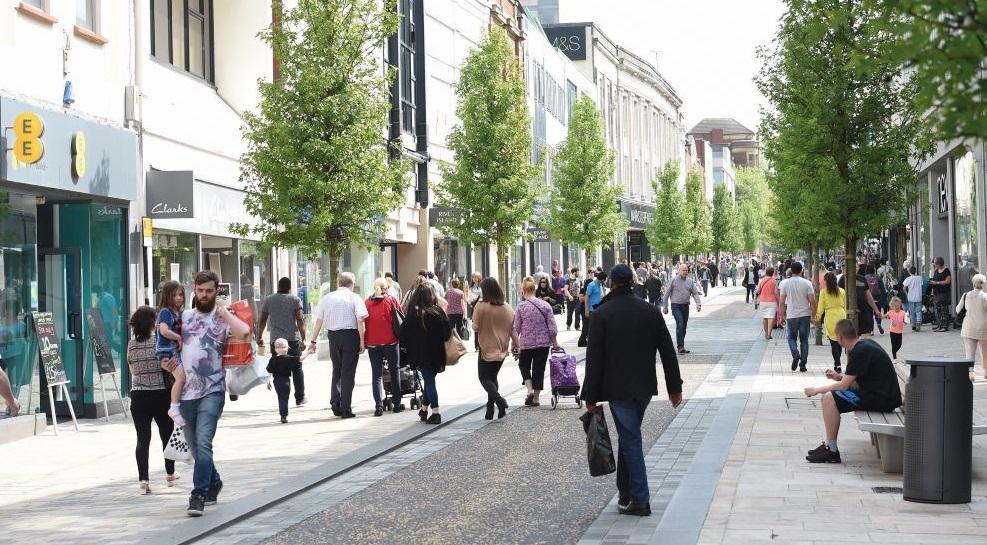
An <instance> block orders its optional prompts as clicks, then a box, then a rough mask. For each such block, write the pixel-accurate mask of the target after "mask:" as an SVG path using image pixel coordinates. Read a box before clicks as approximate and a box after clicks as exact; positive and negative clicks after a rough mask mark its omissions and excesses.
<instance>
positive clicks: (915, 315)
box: [905, 301, 922, 328]
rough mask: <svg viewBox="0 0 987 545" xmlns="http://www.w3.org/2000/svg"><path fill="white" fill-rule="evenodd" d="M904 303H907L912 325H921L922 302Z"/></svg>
mask: <svg viewBox="0 0 987 545" xmlns="http://www.w3.org/2000/svg"><path fill="white" fill-rule="evenodd" d="M905 304H906V305H908V317H909V318H910V319H911V321H912V327H913V328H917V327H918V326H920V325H922V302H921V301H919V302H916V303H913V302H911V301H909V302H908V303H905Z"/></svg>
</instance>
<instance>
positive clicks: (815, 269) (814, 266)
mask: <svg viewBox="0 0 987 545" xmlns="http://www.w3.org/2000/svg"><path fill="white" fill-rule="evenodd" d="M809 274H811V275H812V277H811V278H810V279H809V280H810V281H812V287H813V289H814V291H815V292H816V302H817V303H818V301H819V287H820V286H819V246H818V245H816V243H815V242H813V243H812V244H810V245H809ZM813 319H815V316H813ZM822 331H823V327H822V324H821V323H820V324H819V325H817V326H816V346H822V343H823V337H822Z"/></svg>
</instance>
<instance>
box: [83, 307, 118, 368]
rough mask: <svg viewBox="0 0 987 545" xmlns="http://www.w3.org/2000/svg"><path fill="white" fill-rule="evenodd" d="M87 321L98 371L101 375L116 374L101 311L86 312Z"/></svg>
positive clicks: (94, 309) (90, 310) (89, 310)
mask: <svg viewBox="0 0 987 545" xmlns="http://www.w3.org/2000/svg"><path fill="white" fill-rule="evenodd" d="M86 319H87V320H89V344H91V345H92V347H93V359H94V360H96V369H98V370H99V374H100V375H108V374H110V373H116V372H117V369H116V366H115V365H113V352H111V351H110V340H109V338H107V336H106V326H105V325H104V324H103V316H102V315H101V314H100V313H99V309H96V308H91V309H88V310H86Z"/></svg>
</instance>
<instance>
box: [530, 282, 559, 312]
mask: <svg viewBox="0 0 987 545" xmlns="http://www.w3.org/2000/svg"><path fill="white" fill-rule="evenodd" d="M535 297H536V298H538V299H541V300H542V301H545V302H546V303H548V306H550V307H554V306H555V305H556V303H558V301H556V300H555V291H554V290H553V289H552V286H551V285H550V284H549V283H548V279H547V278H545V277H544V276H543V277H541V279H540V280H539V281H538V289H536V290H535Z"/></svg>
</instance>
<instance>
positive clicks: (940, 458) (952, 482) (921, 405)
mask: <svg viewBox="0 0 987 545" xmlns="http://www.w3.org/2000/svg"><path fill="white" fill-rule="evenodd" d="M906 363H907V364H908V365H910V366H911V374H910V377H911V378H910V380H909V382H908V389H907V393H906V394H905V459H904V490H903V495H904V498H905V499H906V500H908V501H915V502H922V503H969V502H970V481H971V474H970V465H971V458H972V455H973V435H972V431H973V384H972V383H971V382H970V368H971V367H973V362H972V361H968V360H965V359H962V358H945V357H925V358H920V359H913V360H908V361H907V362H906Z"/></svg>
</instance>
